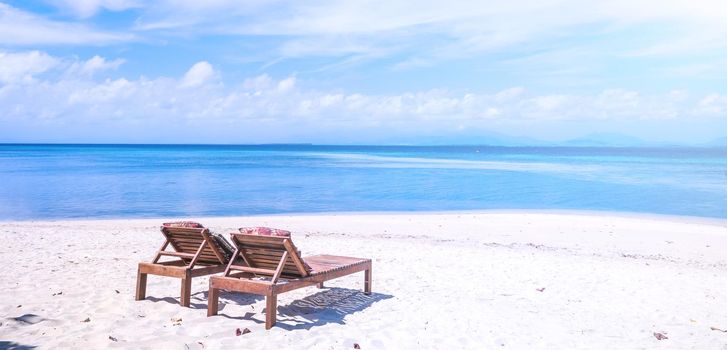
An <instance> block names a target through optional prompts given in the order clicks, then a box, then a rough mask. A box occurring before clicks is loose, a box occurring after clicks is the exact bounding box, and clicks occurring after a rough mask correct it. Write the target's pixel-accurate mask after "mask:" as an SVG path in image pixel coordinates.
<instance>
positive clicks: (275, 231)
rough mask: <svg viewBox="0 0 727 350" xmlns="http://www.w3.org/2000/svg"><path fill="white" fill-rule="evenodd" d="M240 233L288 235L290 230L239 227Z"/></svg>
mask: <svg viewBox="0 0 727 350" xmlns="http://www.w3.org/2000/svg"><path fill="white" fill-rule="evenodd" d="M240 233H244V234H247V235H258V236H278V237H290V231H286V230H281V229H277V228H270V227H240Z"/></svg>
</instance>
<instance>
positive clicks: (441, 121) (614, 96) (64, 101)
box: [0, 51, 727, 142]
mask: <svg viewBox="0 0 727 350" xmlns="http://www.w3.org/2000/svg"><path fill="white" fill-rule="evenodd" d="M66 61H67V60H66ZM59 62H60V63H59ZM62 62H64V60H63V59H60V58H56V57H52V56H49V55H47V54H45V53H42V52H37V51H31V52H21V53H13V54H11V55H9V54H3V55H2V56H0V63H2V64H0V67H2V69H5V70H2V71H0V79H2V81H3V82H4V85H0V122H4V123H5V124H6V125H7V124H8V123H9V125H15V124H18V125H19V124H21V123H22V124H33V123H49V122H53V123H57V124H59V125H78V124H81V125H86V124H89V125H91V124H92V125H99V126H109V125H119V124H120V125H133V124H134V123H151V124H154V125H158V126H159V127H165V126H172V125H180V124H189V123H195V122H196V121H204V123H205V125H206V127H207V128H213V129H214V128H216V130H214V131H211V132H213V133H214V132H216V133H223V132H227V131H228V129H229V128H235V127H236V126H239V125H245V126H246V128H248V129H246V130H248V132H250V133H253V134H255V133H256V130H258V129H259V128H266V127H269V128H273V127H274V128H278V129H281V128H282V129H285V130H288V129H290V130H296V131H301V132H302V131H308V132H311V133H314V132H316V130H337V129H341V128H344V129H345V128H348V129H355V128H380V129H381V130H387V131H386V132H388V133H391V134H397V133H405V132H416V131H417V130H422V129H427V130H431V131H432V132H434V133H436V132H439V131H443V132H444V131H447V130H455V129H456V130H467V129H471V128H479V129H486V128H487V127H488V126H490V125H519V129H523V130H525V132H526V133H527V132H534V131H533V130H534V128H533V127H532V126H531V125H533V124H537V123H571V124H573V125H582V124H589V123H591V124H592V123H609V124H611V123H643V122H645V121H648V120H652V121H654V122H655V123H657V125H658V123H659V122H661V121H669V122H671V121H681V122H682V123H687V122H688V123H695V122H700V121H713V122H717V121H722V124H723V125H727V97H725V96H724V95H722V94H718V93H714V94H708V95H698V94H693V93H688V92H686V91H678V90H677V91H670V92H667V93H662V94H646V93H642V92H638V91H632V90H624V89H606V90H603V91H601V92H597V93H583V94H537V93H533V92H529V91H528V90H526V89H524V88H522V87H513V88H508V89H503V90H501V91H494V92H491V93H481V92H474V91H470V92H459V93H455V92H452V91H449V90H445V89H434V90H423V91H409V92H401V93H393V94H387V95H381V94H364V93H357V92H342V91H319V90H312V89H309V88H306V86H305V81H302V82H301V81H299V80H298V79H296V78H295V77H294V76H288V77H282V78H273V77H271V76H269V75H265V74H264V75H260V76H256V77H251V78H248V79H246V80H245V82H244V83H243V84H239V85H232V84H221V83H219V84H214V85H213V87H214V88H205V89H192V88H190V87H199V86H205V84H209V83H211V82H221V81H220V80H219V79H220V77H219V75H220V74H219V72H217V71H215V70H214V68H213V67H212V65H210V64H209V63H208V62H206V61H201V62H198V63H196V64H195V65H193V66H192V68H190V69H189V70H188V71H187V72H180V74H179V76H178V77H174V76H172V77H156V78H144V77H142V78H138V79H130V78H116V79H103V78H98V77H95V76H94V75H92V74H78V75H74V76H69V75H67V74H62V73H63V72H65V70H67V69H69V68H68V64H67V63H62ZM108 62H109V61H108V60H106V59H104V58H101V57H98V58H97V57H93V58H91V59H89V60H85V61H77V62H76V63H77V65H76V67H83V66H86V65H89V66H91V67H108V66H110V64H109V63H108ZM11 66H13V67H15V68H14V69H12V70H9V69H7V67H11ZM71 66H73V65H71ZM76 69H81V68H76ZM54 72H55V73H60V74H53V73H54ZM256 128H258V129H256ZM723 129H724V128H723ZM628 131H629V130H626V132H627V133H628ZM717 131H718V130H717ZM715 132H716V131H715ZM724 132H727V130H724ZM362 135H363V134H361V135H357V137H364V136H362ZM253 136H254V135H253ZM253 136H251V137H253ZM257 141H262V140H257ZM257 141H255V142H257ZM248 142H253V141H251V140H250V141H248Z"/></svg>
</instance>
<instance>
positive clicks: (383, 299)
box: [0, 212, 727, 349]
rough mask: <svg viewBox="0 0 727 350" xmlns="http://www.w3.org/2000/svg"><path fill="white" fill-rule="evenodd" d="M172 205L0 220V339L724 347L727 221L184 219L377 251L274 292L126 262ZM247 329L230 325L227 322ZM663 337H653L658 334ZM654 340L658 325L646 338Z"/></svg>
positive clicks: (21, 345)
mask: <svg viewBox="0 0 727 350" xmlns="http://www.w3.org/2000/svg"><path fill="white" fill-rule="evenodd" d="M172 219H177V218H164V219H143V220H142V219H140V220H136V219H134V220H122V219H119V220H92V221H91V220H89V221H24V222H3V223H1V224H0V238H1V239H2V241H3V249H2V250H0V264H1V265H2V266H3V272H2V274H1V275H0V283H1V284H2V286H3V296H2V299H1V300H2V302H0V314H2V319H0V348H11V349H30V348H33V347H37V348H39V349H72V348H74V349H80V348H86V349H101V348H130V349H131V348H134V349H222V348H244V349H353V348H354V346H355V344H357V345H358V347H360V348H361V349H495V348H497V349H500V348H509V349H614V348H619V349H654V348H659V349H662V348H664V349H723V348H726V347H727V345H726V344H727V333H726V332H725V331H727V313H725V311H724V300H727V253H725V252H726V251H727V221H724V220H706V219H705V220H698V219H688V218H679V217H647V216H632V215H620V214H606V213H553V212H542V213H537V212H483V213H440V214H436V213H397V214H326V215H298V216H254V217H225V218H184V219H193V220H196V221H199V222H201V223H203V224H204V225H205V226H207V227H209V228H211V229H212V230H213V231H214V232H217V233H223V234H227V233H229V232H232V231H234V230H235V229H236V228H238V227H241V226H270V227H277V228H283V229H288V230H291V231H292V232H293V240H294V242H295V243H296V245H297V246H298V248H300V249H301V251H302V254H303V256H306V255H312V254H324V253H328V254H337V255H348V256H356V257H366V258H371V259H372V260H373V292H374V293H373V294H372V295H370V296H367V295H364V294H363V293H362V292H361V290H362V288H363V274H356V275H351V276H347V277H343V278H339V279H336V280H333V281H331V282H328V283H327V285H326V288H324V289H316V288H315V287H309V288H303V289H300V290H296V291H293V292H290V293H286V294H283V295H281V296H280V297H279V299H278V310H277V312H278V324H277V326H276V327H274V328H273V329H271V330H269V331H266V330H265V329H264V319H265V316H264V312H263V311H264V308H265V302H264V299H263V298H261V297H257V296H253V295H244V294H233V293H222V294H221V297H220V302H221V303H220V315H218V316H214V317H210V318H208V317H207V316H206V307H207V285H208V284H207V283H208V279H207V278H206V277H202V278H197V279H195V280H194V282H193V285H192V307H191V308H182V307H180V306H179V304H178V302H179V280H176V279H171V278H163V277H156V276H150V277H149V285H148V289H147V299H146V300H143V301H135V300H134V287H135V282H136V270H137V263H138V262H140V261H149V260H150V259H151V258H152V257H153V255H154V252H155V251H156V249H157V248H158V247H159V245H160V244H161V243H162V242H163V238H162V235H161V234H160V233H159V225H160V224H161V222H162V221H170V220H172ZM238 328H239V329H240V330H244V329H245V328H247V329H248V330H249V331H250V332H249V333H246V334H242V335H240V336H238V335H236V330H237V329H238ZM659 334H660V335H663V336H664V337H665V338H664V337H662V336H659ZM657 337H659V338H664V339H661V340H660V339H657Z"/></svg>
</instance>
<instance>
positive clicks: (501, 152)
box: [0, 144, 727, 220]
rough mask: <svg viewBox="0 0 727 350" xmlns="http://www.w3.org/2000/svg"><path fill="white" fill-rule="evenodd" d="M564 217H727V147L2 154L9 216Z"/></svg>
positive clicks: (110, 148)
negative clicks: (510, 213)
mask: <svg viewBox="0 0 727 350" xmlns="http://www.w3.org/2000/svg"><path fill="white" fill-rule="evenodd" d="M489 209H555V210H598V211H616V212H636V213H653V214H669V215H686V216H701V217H714V218H727V148H674V147H669V148H587V147H488V146H431V147H427V146H316V145H255V146H253V145H250V146H246V145H240V146H222V145H41V144H36V145H18V144H1V145H0V219H4V220H29V219H69V218H123V217H188V216H231V215H251V214H282V213H318V212H360V211H376V212H386V211H462V210H489Z"/></svg>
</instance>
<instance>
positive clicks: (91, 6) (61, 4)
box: [51, 0, 141, 18]
mask: <svg viewBox="0 0 727 350" xmlns="http://www.w3.org/2000/svg"><path fill="white" fill-rule="evenodd" d="M51 3H52V4H53V5H55V6H56V7H58V8H60V9H63V10H65V11H69V12H71V13H73V14H74V15H76V16H78V17H80V18H88V17H92V16H94V15H95V14H97V13H98V12H99V11H100V10H101V9H106V10H110V11H123V10H127V9H130V8H135V7H140V6H141V4H140V3H139V1H135V0H52V1H51Z"/></svg>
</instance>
